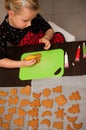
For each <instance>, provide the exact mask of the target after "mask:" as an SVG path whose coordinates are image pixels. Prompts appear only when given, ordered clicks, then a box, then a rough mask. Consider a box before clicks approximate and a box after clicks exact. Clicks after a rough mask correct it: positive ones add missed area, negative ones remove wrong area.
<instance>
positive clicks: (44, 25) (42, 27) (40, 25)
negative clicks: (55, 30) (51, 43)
mask: <svg viewBox="0 0 86 130" xmlns="http://www.w3.org/2000/svg"><path fill="white" fill-rule="evenodd" d="M32 25H33V29H34V32H36V31H42V32H44V33H45V32H46V31H47V30H48V29H51V28H52V27H51V26H50V24H49V23H48V22H47V21H46V20H45V19H44V18H43V17H42V16H41V15H40V14H38V15H37V16H36V18H34V19H33V20H32Z"/></svg>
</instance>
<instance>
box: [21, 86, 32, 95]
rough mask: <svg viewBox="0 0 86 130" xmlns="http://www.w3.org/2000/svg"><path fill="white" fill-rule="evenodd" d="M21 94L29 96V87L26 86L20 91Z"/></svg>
mask: <svg viewBox="0 0 86 130" xmlns="http://www.w3.org/2000/svg"><path fill="white" fill-rule="evenodd" d="M20 92H21V94H24V95H27V96H29V95H30V94H31V86H29V85H27V86H25V87H23V88H22V89H21V90H20Z"/></svg>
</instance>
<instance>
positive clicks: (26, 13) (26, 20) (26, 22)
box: [8, 7, 38, 29]
mask: <svg viewBox="0 0 86 130" xmlns="http://www.w3.org/2000/svg"><path fill="white" fill-rule="evenodd" d="M37 13H38V11H34V10H30V9H27V8H25V7H22V9H21V11H20V12H18V13H15V12H13V11H12V10H10V11H8V14H9V18H8V19H9V24H10V25H11V26H13V27H15V28H19V29H24V28H26V27H28V26H30V25H31V21H32V19H33V18H35V17H36V15H37Z"/></svg>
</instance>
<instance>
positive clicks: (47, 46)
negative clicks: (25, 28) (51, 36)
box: [39, 37, 51, 50]
mask: <svg viewBox="0 0 86 130" xmlns="http://www.w3.org/2000/svg"><path fill="white" fill-rule="evenodd" d="M39 42H40V43H44V44H45V46H44V49H45V50H48V49H49V48H50V47H51V44H50V41H49V40H48V39H47V38H45V37H43V38H41V39H39Z"/></svg>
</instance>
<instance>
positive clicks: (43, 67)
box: [19, 49, 64, 80]
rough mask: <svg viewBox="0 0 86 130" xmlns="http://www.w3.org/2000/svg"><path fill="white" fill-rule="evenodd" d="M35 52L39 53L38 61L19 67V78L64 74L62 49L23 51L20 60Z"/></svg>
mask: <svg viewBox="0 0 86 130" xmlns="http://www.w3.org/2000/svg"><path fill="white" fill-rule="evenodd" d="M37 53H41V60H40V62H39V63H37V64H35V65H33V66H28V67H22V68H20V70H19V78H20V80H32V79H40V78H49V77H61V76H62V75H63V74H64V51H63V50H62V49H54V50H47V51H36V52H28V53H24V54H23V55H22V56H21V60H22V59H23V58H25V57H26V56H28V55H34V54H37Z"/></svg>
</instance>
